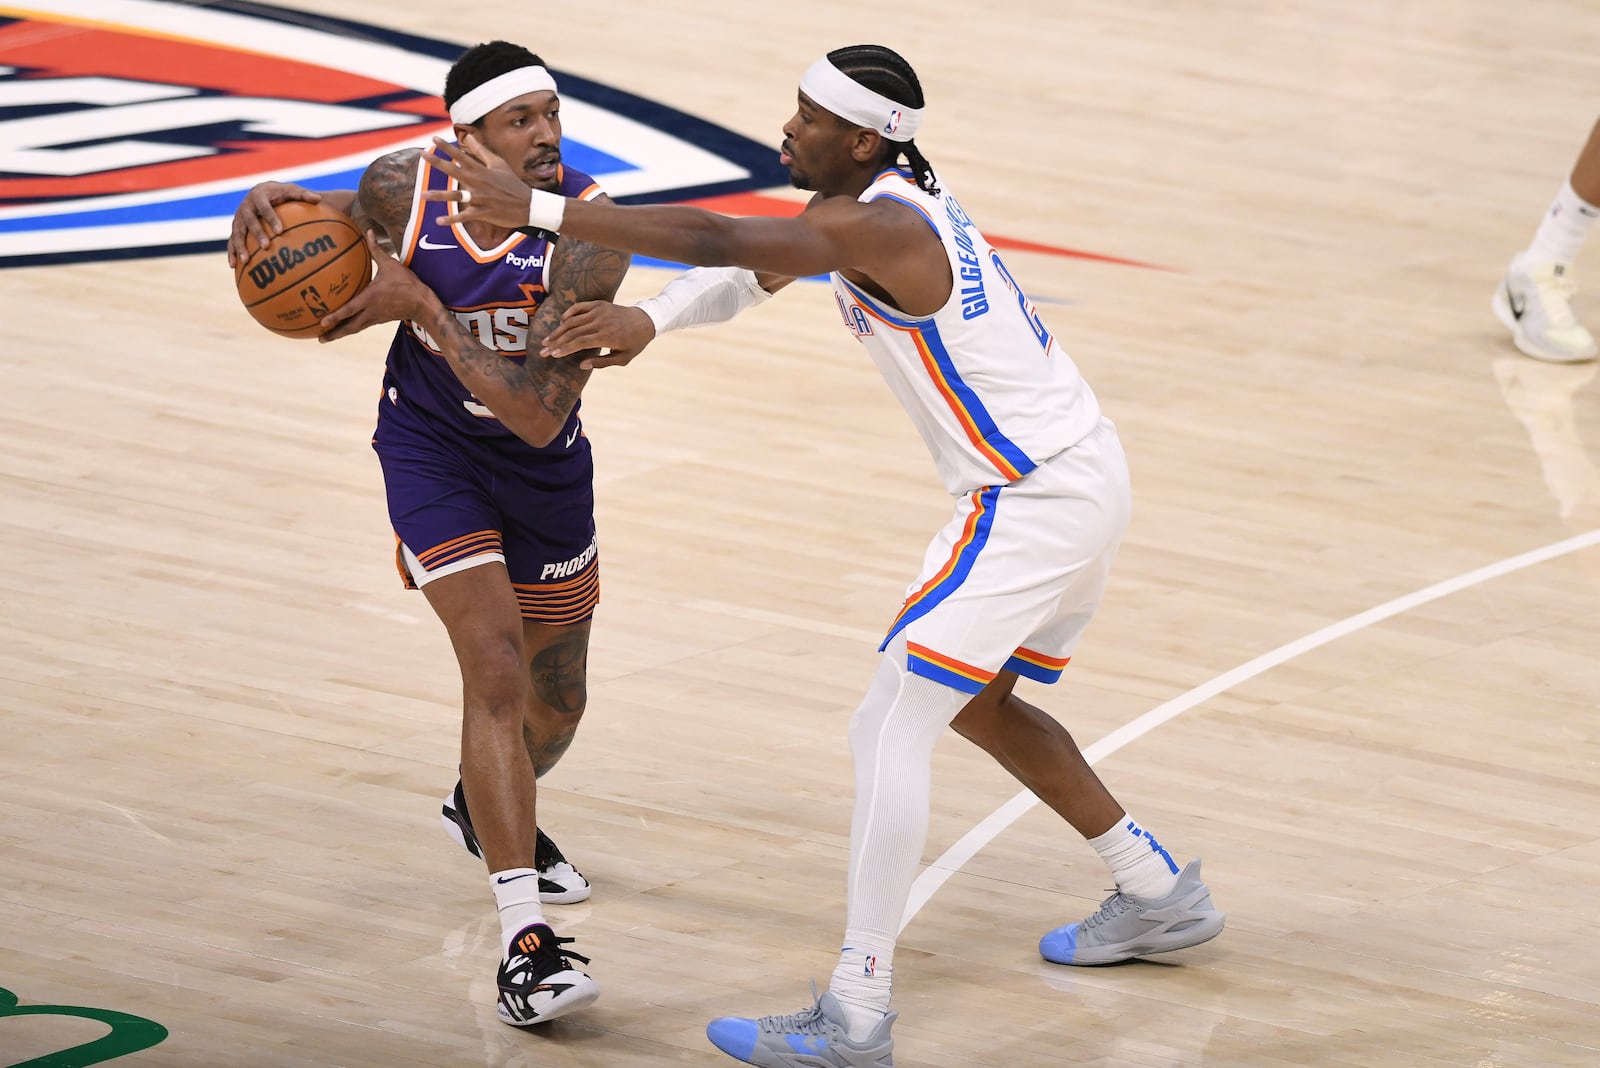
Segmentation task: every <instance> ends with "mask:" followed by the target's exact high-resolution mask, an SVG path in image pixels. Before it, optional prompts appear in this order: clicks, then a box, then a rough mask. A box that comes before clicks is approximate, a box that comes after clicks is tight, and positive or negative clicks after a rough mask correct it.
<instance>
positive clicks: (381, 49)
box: [0, 0, 785, 266]
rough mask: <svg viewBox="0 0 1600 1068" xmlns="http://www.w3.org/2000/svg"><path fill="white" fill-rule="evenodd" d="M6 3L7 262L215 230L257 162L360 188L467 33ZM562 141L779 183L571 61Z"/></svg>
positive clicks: (641, 195)
mask: <svg viewBox="0 0 1600 1068" xmlns="http://www.w3.org/2000/svg"><path fill="white" fill-rule="evenodd" d="M0 11H4V16H0V266H7V265H15V264H22V263H41V262H60V261H70V260H83V259H107V258H119V257H127V256H148V255H158V254H163V253H171V252H191V251H202V250H212V249H219V248H221V242H222V240H223V237H224V235H225V234H226V233H227V223H228V219H229V217H230V216H231V214H232V212H233V207H234V205H235V204H237V203H238V200H239V197H240V195H241V194H242V193H243V191H244V190H245V189H247V188H249V187H250V186H251V185H252V184H254V183H255V182H257V181H260V180H261V179H263V178H267V177H272V178H288V179H292V180H294V181H298V182H300V183H302V184H304V185H308V186H311V187H313V188H324V189H327V188H350V187H351V186H353V185H354V183H355V180H356V179H357V177H359V175H360V173H361V170H362V169H363V168H364V167H365V166H366V164H367V163H369V162H370V161H371V160H373V159H375V158H376V157H378V156H380V155H382V154H384V153H386V152H391V151H394V150H395V149H397V148H401V147H405V146H408V145H417V144H427V143H428V140H429V138H430V137H432V136H433V135H434V134H436V133H441V132H444V131H447V130H448V129H449V126H450V122H449V119H448V118H447V117H446V115H445V112H444V106H443V103H442V102H441V101H440V99H439V95H438V94H439V91H440V89H441V88H442V86H443V83H444V75H445V72H446V70H448V68H449V66H450V63H451V62H452V61H454V59H455V58H456V56H458V55H459V54H460V53H461V51H462V50H463V47H464V46H462V45H459V44H451V43H448V42H443V41H433V40H428V39H426V38H419V37H412V36H408V35H404V34H398V33H394V32H391V31H388V30H384V29H381V28H378V27H373V26H366V25H361V24H357V23H350V22H345V21H343V20H338V19H330V18H326V17H323V16H318V15H311V14H307V13H303V12H296V11H290V10H287V9H282V8H274V7H267V6H265V5H261V4H255V3H245V2H229V0H223V2H220V3H213V4H208V5H206V6H204V7H196V6H191V5H190V4H186V3H173V2H168V0H44V2H36V3H22V4H20V5H9V4H8V5H6V6H5V7H4V8H3V9H0ZM557 75H558V77H559V78H560V80H561V85H562V97H563V110H564V117H565V119H566V127H567V138H566V140H565V143H564V145H563V153H564V155H565V157H566V159H567V160H568V162H570V163H571V164H572V165H573V166H575V167H577V168H579V169H580V170H583V171H586V172H588V173H590V174H592V175H594V176H595V177H596V178H598V179H600V181H601V182H602V183H603V184H604V185H605V187H606V188H607V189H608V190H609V191H610V192H611V193H612V194H613V196H616V197H617V198H618V199H621V200H684V199H693V198H696V197H702V196H707V195H722V194H730V193H738V192H745V191H749V190H754V189H759V188H763V187H770V186H773V185H776V184H779V183H781V182H782V181H783V180H784V178H785V175H784V172H783V171H782V170H781V169H780V168H779V167H778V166H777V161H776V158H775V153H774V151H773V149H772V148H771V147H769V146H766V145H761V144H758V143H756V142H754V141H751V140H749V139H746V138H743V137H740V136H739V135H737V134H734V133H732V132H731V131H728V130H724V129H721V128H719V127H716V126H713V125H711V124H709V123H706V122H702V121H701V120H699V119H695V118H693V117H692V116H689V115H685V114H683V113H681V112H677V111H674V110H673V109H671V108H667V107H664V106H662V105H660V104H657V103H655V102H653V101H648V100H644V99H642V98H639V97H635V96H633V95H631V94H628V93H623V92H621V91H619V90H616V89H612V88H610V87H608V86H604V85H600V84H598V83H595V82H592V81H589V80H587V79H584V78H580V77H577V76H575V75H571V74H567V73H565V72H560V71H558V72H557Z"/></svg>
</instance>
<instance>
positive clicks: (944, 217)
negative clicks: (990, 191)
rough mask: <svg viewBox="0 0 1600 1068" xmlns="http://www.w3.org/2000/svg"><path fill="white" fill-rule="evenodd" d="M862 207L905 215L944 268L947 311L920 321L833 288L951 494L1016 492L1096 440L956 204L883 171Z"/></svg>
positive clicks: (1007, 282)
mask: <svg viewBox="0 0 1600 1068" xmlns="http://www.w3.org/2000/svg"><path fill="white" fill-rule="evenodd" d="M859 199H860V200H861V201H862V202H864V203H870V202H871V201H874V200H882V199H889V200H895V201H898V202H900V203H902V204H905V205H908V206H909V207H911V208H912V209H914V210H915V211H916V212H918V213H919V214H920V215H921V216H922V217H923V218H924V219H925V220H926V221H927V223H928V225H929V226H931V227H932V228H933V232H934V233H936V234H938V235H939V240H940V241H941V242H943V244H944V249H945V254H946V255H947V256H949V258H950V277H951V280H952V285H951V287H950V299H949V300H948V301H947V302H946V303H945V305H944V307H942V308H940V309H939V310H938V311H936V312H934V313H933V314H932V315H931V316H928V317H926V318H920V319H919V318H916V317H913V316H910V315H907V314H906V313H905V312H903V311H900V310H898V309H896V308H893V307H890V306H889V305H888V304H886V303H884V302H883V301H881V300H877V299H875V298H873V297H872V296H871V295H870V294H868V293H866V292H865V291H864V290H862V289H861V288H860V287H858V286H855V285H852V284H851V283H850V282H849V281H847V280H846V279H845V278H843V277H842V276H841V275H839V274H838V273H835V274H833V275H832V276H831V278H832V282H833V291H834V295H835V296H836V297H837V298H838V301H839V310H840V312H841V313H842V314H843V316H844V322H845V326H846V327H847V328H848V329H849V330H850V332H851V333H853V334H854V335H855V336H856V338H857V340H859V341H860V342H861V343H862V344H864V345H865V346H866V347H867V351H868V352H869V353H871V355H872V360H873V362H874V363H876V364H877V365H878V370H879V371H880V372H881V373H882V374H883V377H884V378H885V379H886V380H887V381H888V383H889V388H890V389H891V390H893V391H894V394H895V396H896V397H898V398H899V399H900V403H901V404H902V405H904V406H905V409H906V411H907V413H909V414H910V416H911V420H912V422H914V423H915V424H916V427H917V430H918V431H919V432H920V433H921V434H922V439H923V440H924V441H925V442H927V445H928V450H929V451H930V452H931V453H932V454H933V462H934V465H935V466H936V467H937V468H938V471H939V476H940V478H941V480H942V481H943V482H944V485H945V488H946V489H947V490H949V491H950V492H951V493H952V494H958V495H959V494H963V493H967V492H970V491H971V490H974V489H977V488H979V487H982V486H994V485H1006V484H1009V483H1011V482H1015V481H1016V480H1017V479H1019V478H1021V477H1023V476H1024V475H1026V474H1028V472H1030V471H1032V470H1033V469H1034V468H1035V467H1037V466H1038V465H1039V464H1041V463H1043V462H1044V461H1046V460H1048V459H1050V458H1051V457H1052V456H1055V455H1056V454H1057V453H1059V452H1061V451H1062V450H1063V449H1066V448H1068V447H1070V446H1072V445H1075V444H1077V443H1078V442H1079V441H1081V440H1083V438H1084V437H1085V436H1087V435H1088V434H1089V433H1090V432H1091V431H1092V430H1094V428H1095V427H1096V426H1097V425H1098V424H1099V422H1100V403H1099V401H1097V400H1096V399H1095V395H1094V392H1093V391H1092V390H1090V388H1089V385H1088V383H1086V382H1085V381H1084V380H1083V376H1082V375H1080V374H1079V373H1078V368H1077V366H1076V365H1074V364H1073V362H1072V360H1071V359H1070V358H1069V357H1068V356H1067V354H1066V353H1064V352H1062V351H1061V349H1060V346H1059V345H1057V344H1056V340H1055V338H1054V336H1052V335H1051V333H1050V331H1049V330H1048V329H1046V327H1045V325H1044V322H1043V321H1042V320H1041V319H1040V318H1039V313H1038V312H1037V311H1036V310H1035V309H1034V306H1033V303H1032V302H1031V301H1029V300H1028V298H1027V296H1026V295H1025V294H1024V293H1023V292H1022V290H1021V289H1020V288H1019V287H1018V286H1017V284H1016V281H1015V279H1013V278H1012V276H1011V272H1010V271H1008V270H1007V269H1006V266H1005V264H1004V263H1002V262H1001V260H1000V257H999V255H998V254H997V253H996V252H995V250H994V246H992V245H990V244H989V242H988V240H987V239H986V238H985V237H984V236H983V234H981V233H980V232H979V231H978V229H977V227H975V226H974V225H973V224H972V220H971V219H969V218H968V217H967V214H966V212H965V211H963V210H962V209H961V205H960V204H959V203H957V202H956V199H955V198H954V197H952V196H951V195H950V194H949V193H948V192H943V193H941V194H940V195H939V196H932V195H930V194H929V193H927V192H925V191H923V190H922V189H921V188H919V187H918V186H917V184H916V182H915V181H914V180H913V179H912V177H911V175H910V174H909V173H908V172H906V171H902V170H899V169H890V170H885V171H883V172H882V173H880V174H879V175H878V176H877V178H875V179H874V180H873V182H872V184H871V185H870V186H868V187H867V189H866V191H865V192H863V193H862V194H861V196H860V198H859Z"/></svg>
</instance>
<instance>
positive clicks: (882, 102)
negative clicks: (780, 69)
mask: <svg viewBox="0 0 1600 1068" xmlns="http://www.w3.org/2000/svg"><path fill="white" fill-rule="evenodd" d="M800 91H801V92H803V93H805V94H806V96H809V97H810V98H811V99H812V100H813V101H815V102H816V104H817V106H818V107H823V108H827V109H828V110H829V111H831V112H833V113H834V114H835V115H837V116H839V117H840V118H841V119H846V120H848V121H850V122H853V123H855V124H856V125H857V126H868V127H871V128H872V129H874V130H877V131H878V132H879V133H880V134H882V135H883V136H884V137H886V138H888V139H889V140H890V141H900V142H906V141H909V140H911V139H912V138H913V137H915V136H917V127H918V126H921V125H922V110H923V109H922V108H908V107H906V106H905V105H904V104H897V103H895V102H894V101H893V100H890V99H889V98H888V97H886V96H884V95H883V94H881V93H875V92H873V91H872V90H871V89H868V88H867V87H866V86H864V85H862V84H861V83H860V82H858V81H856V80H855V79H854V78H852V77H850V75H848V74H846V73H845V72H844V71H842V70H840V69H839V68H838V67H835V66H834V65H833V64H832V63H830V62H828V57H827V56H823V57H822V58H821V59H819V60H817V61H816V62H815V63H813V64H811V67H810V69H809V70H807V71H806V72H805V74H803V75H801V77H800Z"/></svg>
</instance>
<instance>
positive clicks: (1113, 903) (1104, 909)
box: [1083, 890, 1133, 928]
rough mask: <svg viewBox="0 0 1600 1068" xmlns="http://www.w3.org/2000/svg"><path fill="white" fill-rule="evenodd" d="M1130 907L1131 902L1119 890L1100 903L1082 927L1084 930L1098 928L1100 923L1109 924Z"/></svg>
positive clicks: (1131, 905)
mask: <svg viewBox="0 0 1600 1068" xmlns="http://www.w3.org/2000/svg"><path fill="white" fill-rule="evenodd" d="M1132 907H1133V902H1131V901H1129V900H1128V898H1127V895H1125V894H1123V893H1122V892H1121V891H1120V890H1119V891H1117V892H1115V893H1113V894H1112V895H1111V896H1110V897H1108V898H1106V899H1105V900H1104V901H1102V902H1101V903H1100V907H1099V909H1097V910H1096V911H1095V914H1094V915H1093V916H1090V917H1089V918H1088V919H1086V920H1084V921H1083V926H1084V927H1086V928H1088V927H1099V926H1100V925H1101V924H1102V923H1109V922H1110V921H1112V920H1114V919H1116V918H1117V917H1118V916H1121V915H1122V914H1123V913H1124V912H1127V911H1128V910H1129V909H1131V908H1132Z"/></svg>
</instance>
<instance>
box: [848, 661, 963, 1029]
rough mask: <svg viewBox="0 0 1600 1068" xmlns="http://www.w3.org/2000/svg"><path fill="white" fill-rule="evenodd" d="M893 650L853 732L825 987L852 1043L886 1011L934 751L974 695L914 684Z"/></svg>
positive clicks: (922, 837)
mask: <svg viewBox="0 0 1600 1068" xmlns="http://www.w3.org/2000/svg"><path fill="white" fill-rule="evenodd" d="M905 663H906V660H905V645H904V643H903V641H896V642H895V643H893V644H892V645H891V646H890V648H889V649H888V651H887V652H885V654H884V656H883V659H882V660H881V661H879V664H878V671H877V674H876V675H874V676H873V679H872V685H871V686H870V687H869V688H868V690H867V695H866V697H864V698H863V699H862V701H861V706H860V707H859V708H857V709H856V714H855V717H854V718H853V719H852V720H851V722H850V750H851V753H852V754H853V755H854V757H855V779H856V799H855V811H854V815H853V817H852V819H851V824H850V875H849V882H848V897H847V902H848V913H849V916H848V920H847V923H846V928H845V939H844V944H845V946H846V947H847V948H846V949H845V950H844V951H843V952H842V953H841V954H840V957H839V965H838V967H836V968H835V969H834V972H833V979H832V980H831V981H830V983H829V984H828V988H829V990H831V991H832V992H833V996H834V997H836V998H837V999H838V1000H839V1004H840V1006H841V1008H843V1010H844V1013H845V1018H846V1024H847V1028H848V1030H849V1032H850V1036H851V1037H852V1038H855V1039H861V1038H865V1037H866V1036H867V1034H868V1033H869V1032H871V1030H872V1029H873V1028H874V1027H875V1026H877V1024H878V1022H879V1021H880V1020H882V1019H883V1015H884V1013H886V1012H888V1010H889V995H890V987H891V985H892V974H893V966H894V946H895V941H896V939H897V938H898V937H899V933H900V917H901V915H902V914H903V913H904V912H905V908H906V900H907V899H908V898H909V897H910V896H911V884H912V882H913V881H914V880H915V879H916V877H917V868H918V866H919V865H920V864H921V862H922V847H923V844H924V843H925V842H926V841H927V837H928V801H929V792H930V780H931V778H932V761H933V747H934V744H935V743H936V742H937V741H938V740H939V736H940V735H941V734H943V733H944V729H945V728H946V727H948V726H949V725H950V721H951V720H953V719H955V717H956V713H957V712H960V711H961V708H962V706H963V705H965V704H966V703H967V701H968V700H969V696H968V695H967V694H964V693H961V692H959V691H957V690H953V689H951V688H950V687H948V686H944V685H942V684H940V683H937V682H932V681H930V680H928V679H924V678H922V677H920V676H917V675H913V674H911V673H910V672H909V671H907V670H906V667H905Z"/></svg>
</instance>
